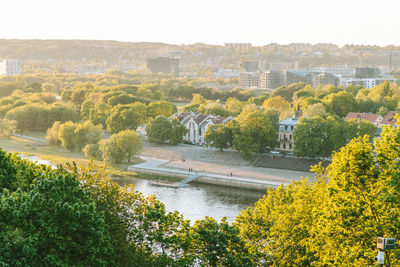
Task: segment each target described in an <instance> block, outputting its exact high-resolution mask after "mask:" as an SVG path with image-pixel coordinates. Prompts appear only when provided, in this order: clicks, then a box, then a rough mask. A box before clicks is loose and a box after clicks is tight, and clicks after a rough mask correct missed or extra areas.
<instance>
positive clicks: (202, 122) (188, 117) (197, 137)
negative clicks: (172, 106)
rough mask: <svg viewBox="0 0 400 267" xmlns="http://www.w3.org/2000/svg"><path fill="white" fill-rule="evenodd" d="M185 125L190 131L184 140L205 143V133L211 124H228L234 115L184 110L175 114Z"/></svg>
mask: <svg viewBox="0 0 400 267" xmlns="http://www.w3.org/2000/svg"><path fill="white" fill-rule="evenodd" d="M174 117H176V118H177V119H178V120H179V121H180V122H181V123H182V124H183V125H184V126H185V127H186V129H188V131H189V132H188V133H187V134H186V135H185V136H184V137H183V140H184V141H187V142H191V143H193V144H200V145H201V144H204V133H205V132H206V130H207V129H208V127H210V126H211V125H215V124H226V123H228V122H229V121H230V120H232V119H233V117H231V116H230V117H226V118H225V117H221V116H215V115H211V114H198V113H194V112H182V113H179V114H175V116H174Z"/></svg>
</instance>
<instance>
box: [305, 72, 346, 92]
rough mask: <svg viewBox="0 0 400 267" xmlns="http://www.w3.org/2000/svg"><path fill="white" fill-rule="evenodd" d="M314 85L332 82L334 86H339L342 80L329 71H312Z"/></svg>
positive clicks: (315, 86)
mask: <svg viewBox="0 0 400 267" xmlns="http://www.w3.org/2000/svg"><path fill="white" fill-rule="evenodd" d="M311 79H312V86H313V87H314V88H317V86H318V85H319V84H323V85H326V84H332V85H334V86H338V85H339V82H340V78H339V77H338V76H336V75H333V74H330V73H327V72H320V73H318V72H312V74H311Z"/></svg>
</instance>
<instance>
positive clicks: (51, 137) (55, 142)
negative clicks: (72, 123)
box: [46, 121, 61, 146]
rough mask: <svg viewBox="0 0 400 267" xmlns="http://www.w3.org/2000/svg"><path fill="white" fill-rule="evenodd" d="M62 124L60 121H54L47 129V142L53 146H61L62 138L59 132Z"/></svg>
mask: <svg viewBox="0 0 400 267" xmlns="http://www.w3.org/2000/svg"><path fill="white" fill-rule="evenodd" d="M60 125H61V123H60V122H59V121H56V122H54V123H53V126H52V127H51V128H49V129H47V133H46V140H47V143H49V145H51V146H59V145H61V140H60V138H59V136H58V133H59V131H60Z"/></svg>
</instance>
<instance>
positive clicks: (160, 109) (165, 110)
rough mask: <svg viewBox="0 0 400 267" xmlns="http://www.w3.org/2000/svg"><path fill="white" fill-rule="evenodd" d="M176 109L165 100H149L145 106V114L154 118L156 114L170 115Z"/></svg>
mask: <svg viewBox="0 0 400 267" xmlns="http://www.w3.org/2000/svg"><path fill="white" fill-rule="evenodd" d="M176 111H177V109H176V106H175V105H174V104H172V103H170V102H166V101H158V102H151V103H150V104H149V105H148V106H147V116H148V117H150V118H155V117H157V116H158V115H163V116H165V117H170V116H172V115H173V114H174V113H176Z"/></svg>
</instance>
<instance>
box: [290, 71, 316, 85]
mask: <svg viewBox="0 0 400 267" xmlns="http://www.w3.org/2000/svg"><path fill="white" fill-rule="evenodd" d="M285 76H286V77H285V85H286V86H289V85H291V84H292V83H308V84H312V77H311V71H308V70H293V71H286V72H285Z"/></svg>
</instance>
